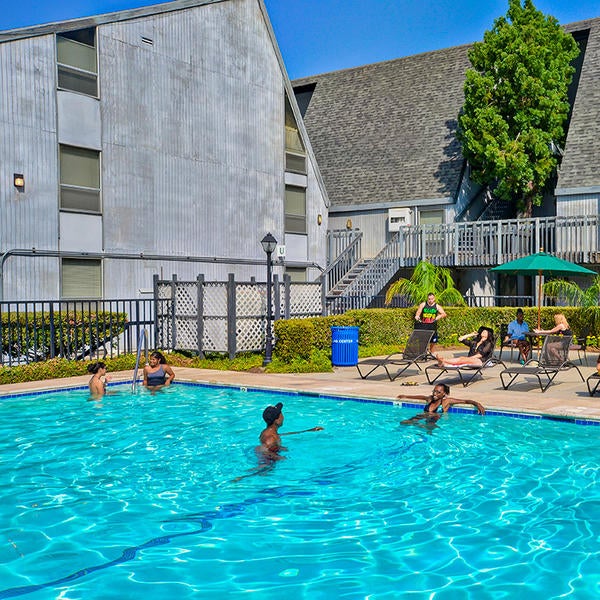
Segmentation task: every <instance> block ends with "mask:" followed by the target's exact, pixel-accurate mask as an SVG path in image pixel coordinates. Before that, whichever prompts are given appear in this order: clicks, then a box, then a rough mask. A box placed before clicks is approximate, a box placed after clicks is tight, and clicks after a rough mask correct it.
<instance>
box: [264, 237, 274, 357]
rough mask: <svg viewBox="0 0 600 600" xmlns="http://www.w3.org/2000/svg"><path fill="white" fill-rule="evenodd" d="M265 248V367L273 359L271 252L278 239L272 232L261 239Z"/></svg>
mask: <svg viewBox="0 0 600 600" xmlns="http://www.w3.org/2000/svg"><path fill="white" fill-rule="evenodd" d="M260 243H261V244H262V247H263V250H264V251H265V252H266V253H267V333H266V336H265V359H264V360H263V367H264V366H266V365H268V364H269V363H270V362H271V360H272V355H273V334H272V332H271V321H272V320H273V303H272V300H271V287H272V286H273V281H272V279H273V277H272V268H273V264H272V262H271V254H273V252H275V248H277V240H276V239H275V238H274V237H273V236H272V235H271V234H270V233H267V235H265V237H264V238H263V239H262V240H261V241H260Z"/></svg>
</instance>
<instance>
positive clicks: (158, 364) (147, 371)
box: [144, 352, 175, 390]
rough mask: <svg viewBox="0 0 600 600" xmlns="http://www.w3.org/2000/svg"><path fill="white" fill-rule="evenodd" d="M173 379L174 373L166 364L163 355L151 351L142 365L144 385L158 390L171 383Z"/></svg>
mask: <svg viewBox="0 0 600 600" xmlns="http://www.w3.org/2000/svg"><path fill="white" fill-rule="evenodd" d="M173 379H175V373H173V369H171V367H170V366H169V365H168V364H167V361H166V359H165V357H164V356H163V355H162V354H161V353H160V352H153V353H152V354H151V355H150V358H149V360H148V364H147V365H146V366H145V367H144V386H145V387H147V388H148V389H150V390H158V389H160V388H162V387H164V386H166V385H171V382H172V381H173Z"/></svg>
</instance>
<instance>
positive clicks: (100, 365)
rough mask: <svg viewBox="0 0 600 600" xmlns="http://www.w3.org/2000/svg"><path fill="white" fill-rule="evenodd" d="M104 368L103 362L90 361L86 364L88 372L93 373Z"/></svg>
mask: <svg viewBox="0 0 600 600" xmlns="http://www.w3.org/2000/svg"><path fill="white" fill-rule="evenodd" d="M100 369H106V365H105V364H104V363H103V362H96V363H91V364H89V365H88V368H87V370H88V373H93V374H94V375H95V374H96V373H97V372H98V371H99V370H100Z"/></svg>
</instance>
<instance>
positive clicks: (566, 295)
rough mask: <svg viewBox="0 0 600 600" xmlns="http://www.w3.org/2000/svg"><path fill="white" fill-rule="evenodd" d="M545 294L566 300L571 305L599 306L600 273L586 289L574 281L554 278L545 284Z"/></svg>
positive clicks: (583, 306)
mask: <svg viewBox="0 0 600 600" xmlns="http://www.w3.org/2000/svg"><path fill="white" fill-rule="evenodd" d="M544 294H545V295H546V296H548V297H549V298H554V299H555V300H560V301H563V302H566V304H567V305H569V306H581V307H582V308H591V307H597V306H598V298H599V296H600V275H596V276H595V277H594V279H593V280H592V285H590V287H588V288H586V289H585V290H584V289H582V288H581V287H580V286H578V285H577V284H576V283H574V282H573V281H566V280H565V279H553V280H552V281H548V282H546V283H545V284H544Z"/></svg>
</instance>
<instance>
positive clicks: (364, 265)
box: [327, 233, 400, 314]
mask: <svg viewBox="0 0 600 600" xmlns="http://www.w3.org/2000/svg"><path fill="white" fill-rule="evenodd" d="M398 239H399V234H398V233H396V234H395V235H394V236H393V237H392V239H391V240H390V241H389V242H388V243H387V244H386V245H385V246H384V247H383V249H382V250H381V251H380V252H379V254H378V255H377V256H376V257H375V258H373V259H371V260H363V261H360V262H359V263H357V264H356V265H355V267H353V268H352V270H351V271H352V277H349V276H348V277H345V278H343V280H342V281H343V282H344V285H343V286H341V288H338V286H335V287H336V289H337V293H336V294H335V295H334V294H333V293H332V291H333V288H332V290H331V291H330V292H329V293H328V294H327V308H328V312H329V314H336V313H338V314H339V313H343V312H345V311H347V310H351V309H360V308H367V307H368V306H369V304H371V302H372V301H373V298H374V297H375V296H377V294H379V293H380V292H381V291H382V290H383V289H384V288H385V286H386V285H387V284H388V283H389V281H390V279H391V278H392V277H393V276H394V275H395V274H396V272H397V271H398V269H399V268H400V260H399V258H398V248H397V245H398ZM349 274H350V272H349V273H348V275H349Z"/></svg>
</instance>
